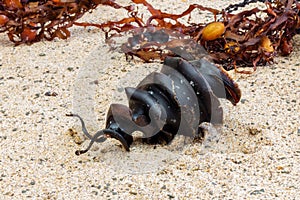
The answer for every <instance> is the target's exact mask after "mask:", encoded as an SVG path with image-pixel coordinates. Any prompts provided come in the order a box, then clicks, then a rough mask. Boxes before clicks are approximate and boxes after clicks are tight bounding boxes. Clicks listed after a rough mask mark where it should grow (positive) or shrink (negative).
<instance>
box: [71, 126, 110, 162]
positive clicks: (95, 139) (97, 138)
mask: <svg viewBox="0 0 300 200" xmlns="http://www.w3.org/2000/svg"><path fill="white" fill-rule="evenodd" d="M101 136H102V137H101ZM105 140H106V138H105V137H104V131H103V130H101V131H98V132H97V133H96V134H95V135H94V136H93V137H92V138H91V141H90V144H89V146H88V147H87V148H86V149H84V150H77V151H75V154H76V155H77V156H79V155H81V154H84V153H86V152H87V151H88V150H90V148H91V147H92V145H93V144H94V143H95V142H104V141H105Z"/></svg>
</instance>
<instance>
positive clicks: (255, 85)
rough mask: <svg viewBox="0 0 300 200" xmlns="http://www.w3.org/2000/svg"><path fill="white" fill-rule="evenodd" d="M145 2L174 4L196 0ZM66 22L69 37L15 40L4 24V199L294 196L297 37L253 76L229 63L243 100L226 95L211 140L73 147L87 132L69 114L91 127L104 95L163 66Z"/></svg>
mask: <svg viewBox="0 0 300 200" xmlns="http://www.w3.org/2000/svg"><path fill="white" fill-rule="evenodd" d="M194 2H196V1H194ZM224 2H225V1H220V0H218V1H209V2H206V3H204V5H208V6H212V7H216V8H221V7H225V6H226V5H228V4H229V2H233V1H228V2H225V3H224ZM120 3H124V4H125V1H122V2H120ZM153 3H154V5H156V6H157V7H160V8H162V9H163V10H168V11H176V12H180V11H182V10H183V9H184V8H185V7H187V6H188V4H189V3H192V1H179V0H177V1H172V2H171V3H170V1H153ZM198 3H199V2H198ZM120 16H125V13H124V12H123V11H115V10H112V9H110V8H106V7H99V8H98V9H97V10H96V11H95V12H93V13H91V14H87V15H86V16H85V17H84V18H83V19H82V21H85V20H86V21H92V22H101V21H106V20H109V19H114V18H118V17H120ZM210 18H211V16H208V17H204V16H203V18H201V20H204V21H205V20H207V21H209V19H210ZM71 32H72V36H71V38H70V39H68V40H67V41H62V40H54V41H52V42H47V41H44V42H40V43H36V44H33V45H31V46H26V45H20V46H17V47H14V46H13V44H12V43H11V42H9V41H8V39H7V37H6V35H4V34H1V35H0V43H1V48H0V87H1V90H0V97H1V98H0V145H1V148H0V185H1V187H0V199H12V198H13V199H25V198H36V199H88V198H89V199H95V198H98V199H200V198H201V199H273V198H277V199H296V198H297V197H299V196H300V181H299V175H300V168H299V163H300V124H299V119H300V117H299V112H300V106H299V99H300V71H299V66H300V61H299V55H300V38H299V37H295V39H294V44H295V48H294V52H293V53H292V54H291V55H290V56H289V57H286V58H282V57H279V58H278V59H276V61H277V63H276V64H274V65H272V66H267V67H259V68H258V70H257V72H255V73H254V74H252V75H243V74H235V73H233V72H231V75H232V76H233V77H234V79H235V80H236V81H237V82H238V84H239V85H240V88H241V90H242V92H243V96H242V101H241V102H240V103H239V104H238V105H237V106H236V107H233V106H232V105H231V104H230V103H228V102H226V101H222V106H223V109H224V113H225V117H224V126H223V127H222V129H223V131H222V133H221V134H216V135H213V133H215V132H214V130H212V131H211V132H210V134H212V135H210V136H212V141H211V142H206V143H205V145H201V144H200V143H192V142H189V141H185V143H183V139H182V138H179V139H178V141H175V142H177V143H174V144H173V145H171V146H156V148H153V146H147V145H142V144H139V143H137V144H134V145H133V146H132V148H131V152H130V153H128V152H124V150H123V149H121V148H120V145H119V143H118V142H117V141H113V140H108V141H106V142H105V143H103V144H102V145H98V144H97V145H95V146H94V147H93V148H92V150H91V151H90V152H89V153H87V154H84V155H82V156H76V155H75V154H74V151H75V150H77V149H81V148H83V147H86V145H87V144H88V141H86V140H84V137H83V135H82V133H81V130H80V126H79V121H78V120H76V119H73V118H68V117H66V116H65V114H66V113H70V112H75V111H76V112H77V111H78V112H82V115H83V116H84V117H85V118H86V120H87V124H88V128H89V130H90V131H91V132H94V131H95V130H97V129H100V128H103V126H104V123H105V122H104V120H105V114H106V111H107V109H108V107H109V104H110V103H112V102H116V101H118V102H125V99H124V96H122V94H124V91H123V88H124V86H125V85H131V86H135V85H136V84H137V83H138V80H140V79H142V78H143V77H144V76H145V75H147V74H148V73H149V72H151V71H153V70H154V69H157V68H159V67H160V66H161V65H160V64H145V63H141V62H139V61H137V60H134V61H131V62H126V60H125V56H124V55H123V54H121V53H118V52H108V50H109V48H108V46H107V45H106V44H105V43H104V35H103V33H101V32H100V31H99V30H96V29H93V28H87V29H83V28H81V27H73V28H72V29H71ZM95 69H97V70H96V71H94V70H95ZM82 80H85V81H82ZM46 92H50V93H51V92H55V93H57V96H46V95H45V93H46ZM119 95H120V96H119ZM69 128H72V130H74V131H75V132H74V133H73V134H71V133H70V131H68V129H69ZM216 140H218V142H216ZM82 142H83V143H82ZM77 143H79V144H80V143H82V144H81V145H78V144H77ZM178 144H179V145H178ZM204 146H205V147H204Z"/></svg>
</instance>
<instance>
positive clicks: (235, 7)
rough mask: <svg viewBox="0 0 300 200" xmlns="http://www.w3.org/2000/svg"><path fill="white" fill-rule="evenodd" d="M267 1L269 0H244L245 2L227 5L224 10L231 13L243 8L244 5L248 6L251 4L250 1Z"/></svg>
mask: <svg viewBox="0 0 300 200" xmlns="http://www.w3.org/2000/svg"><path fill="white" fill-rule="evenodd" d="M266 1H267V0H244V1H243V2H240V3H236V4H230V5H229V6H227V7H226V8H225V9H224V10H225V12H227V13H231V12H233V11H236V10H238V9H239V8H243V7H245V6H247V5H248V4H250V3H256V2H262V3H264V2H266ZM269 2H272V0H271V1H269Z"/></svg>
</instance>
